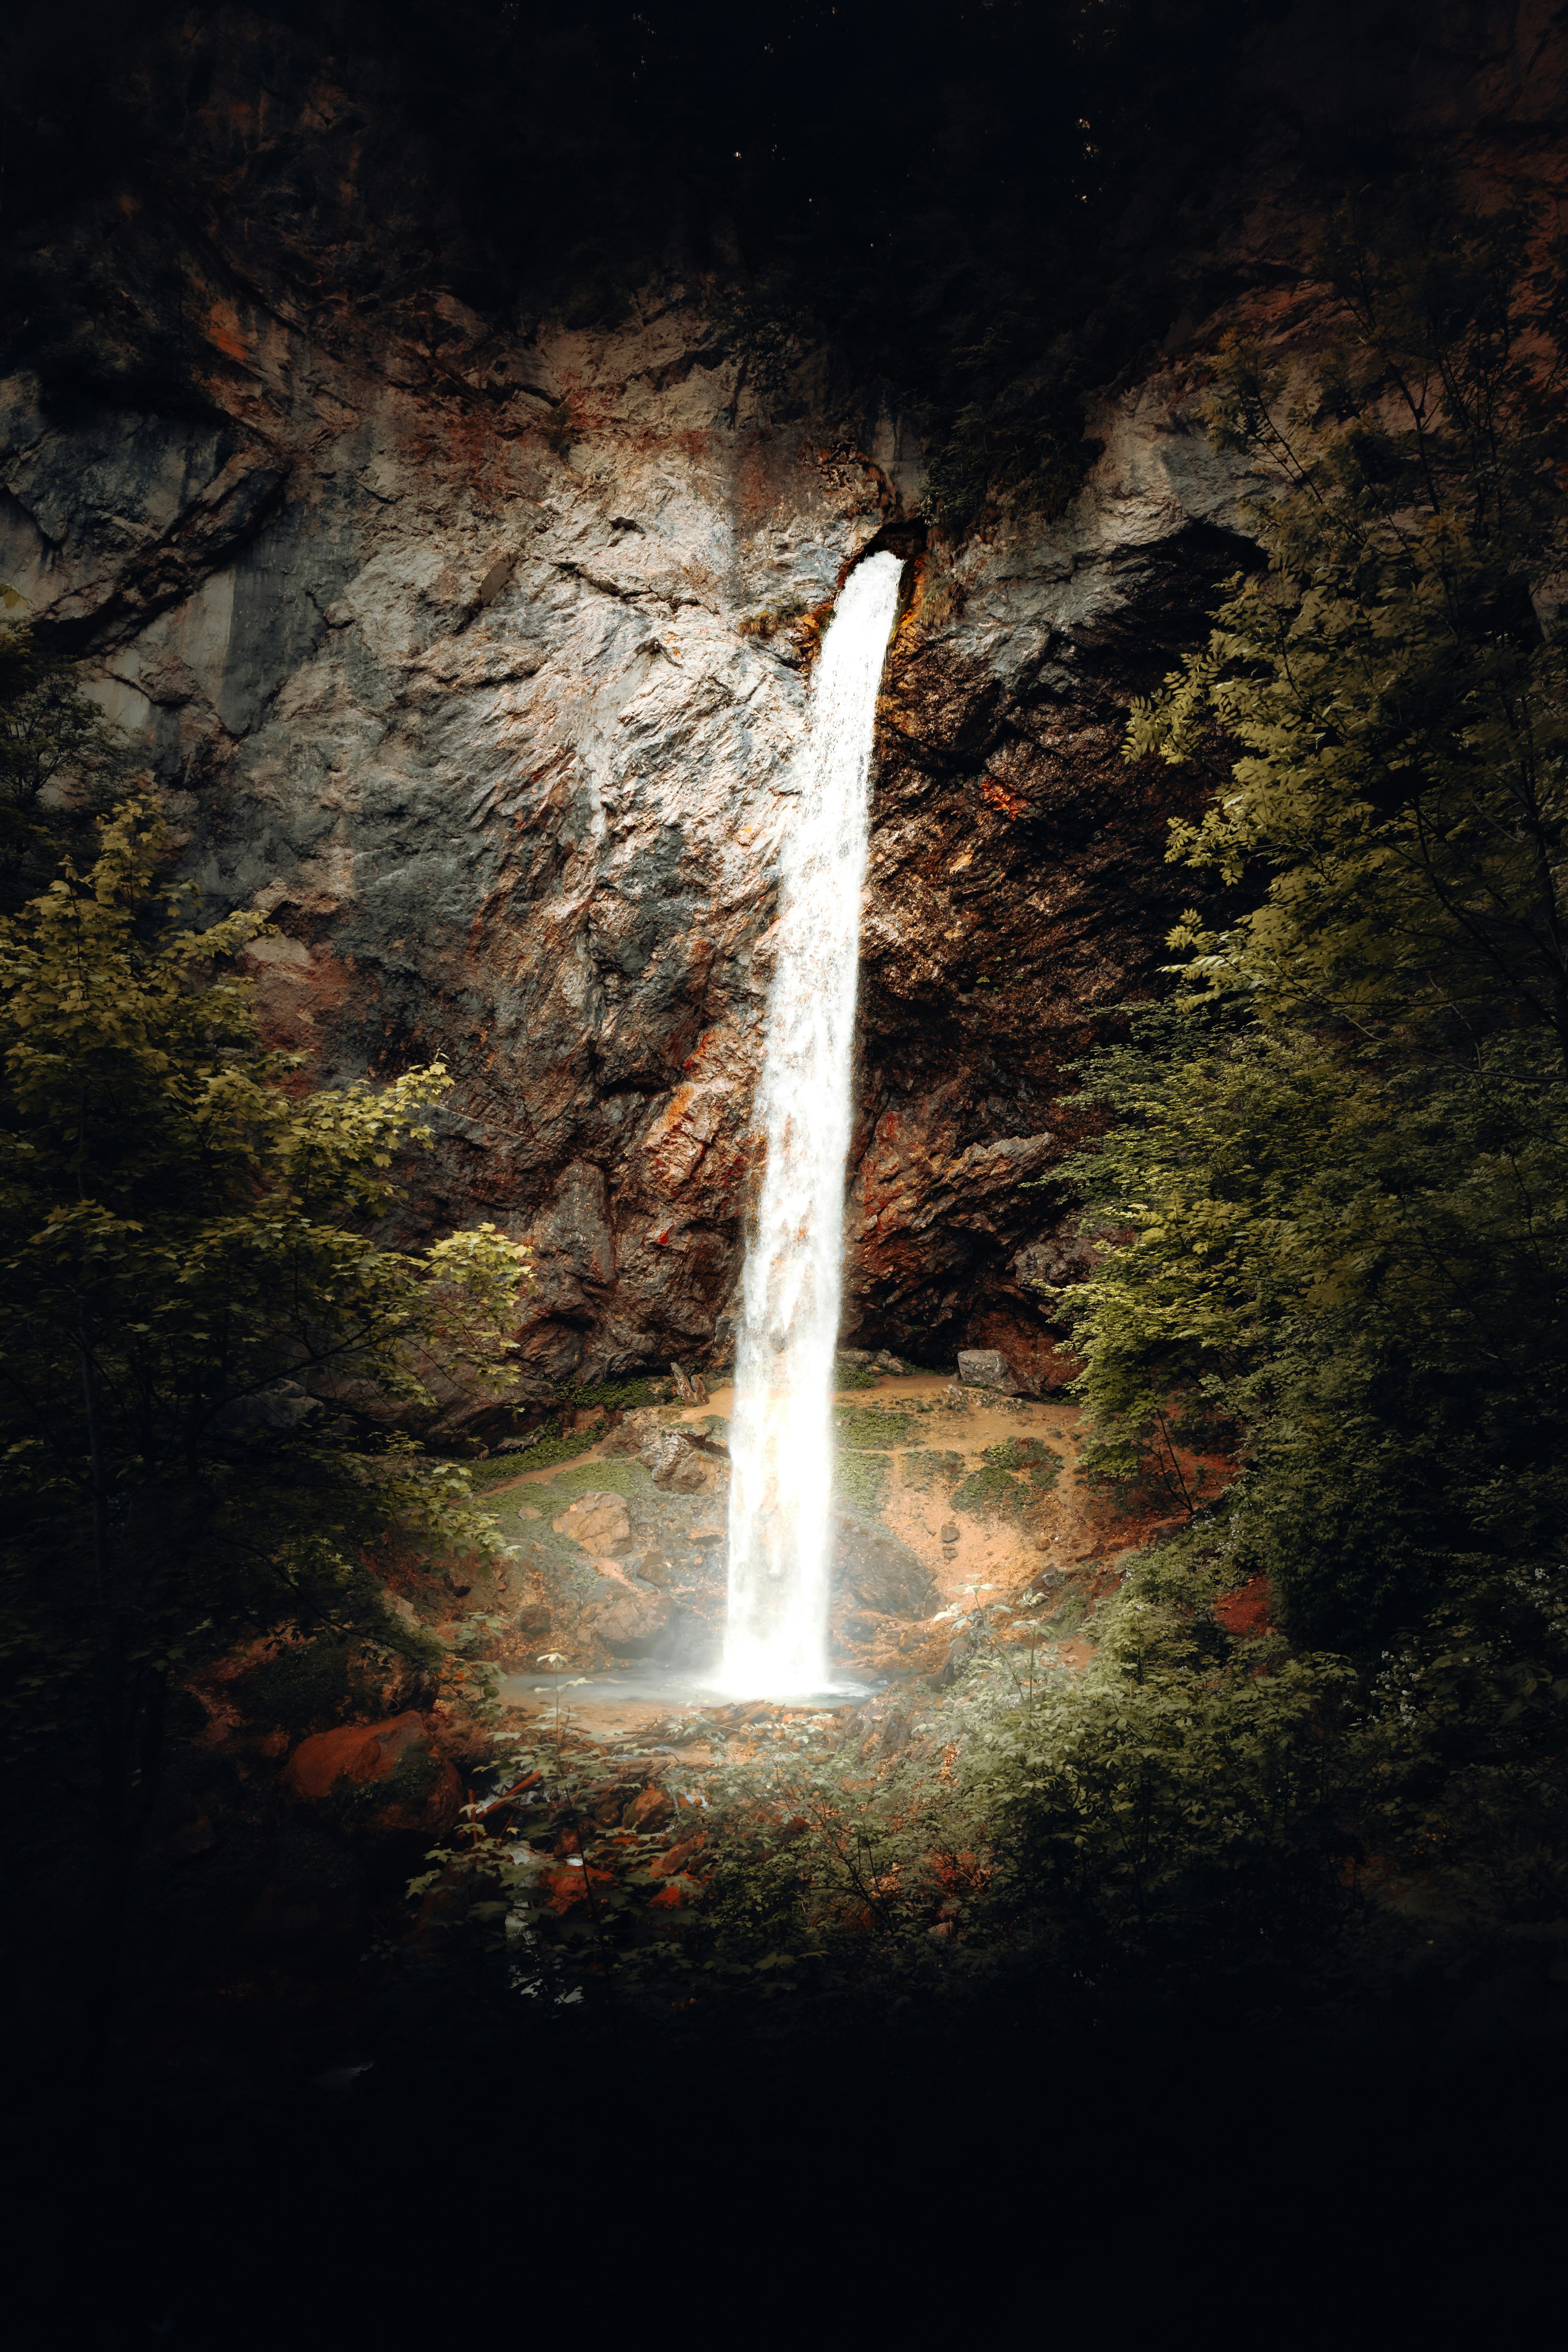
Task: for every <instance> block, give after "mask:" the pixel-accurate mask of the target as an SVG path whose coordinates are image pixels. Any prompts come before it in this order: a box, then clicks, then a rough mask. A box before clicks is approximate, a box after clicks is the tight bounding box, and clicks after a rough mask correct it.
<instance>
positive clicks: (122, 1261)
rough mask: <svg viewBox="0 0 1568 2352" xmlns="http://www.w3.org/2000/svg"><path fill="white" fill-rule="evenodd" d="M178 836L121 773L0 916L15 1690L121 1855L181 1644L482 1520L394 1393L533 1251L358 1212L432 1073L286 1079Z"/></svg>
mask: <svg viewBox="0 0 1568 2352" xmlns="http://www.w3.org/2000/svg"><path fill="white" fill-rule="evenodd" d="M165 855H166V841H165V835H164V833H163V826H162V824H161V823H160V821H159V819H158V816H157V814H156V812H155V811H154V810H153V808H152V807H151V806H150V805H149V804H147V803H138V802H134V801H133V802H130V803H126V804H125V805H124V806H122V807H121V809H120V810H119V811H118V812H117V813H116V814H115V816H114V817H113V819H112V820H111V821H110V823H108V824H106V825H105V827H104V829H103V835H102V846H101V850H100V856H99V857H98V859H97V861H96V863H95V864H94V865H93V866H92V867H91V868H90V870H89V871H88V872H86V873H79V872H78V871H77V870H76V869H75V868H74V866H71V865H70V864H69V863H68V862H67V864H66V865H65V866H64V867H63V870H62V873H61V875H60V876H59V877H58V878H57V879H56V880H55V881H54V882H53V883H51V885H50V886H49V888H48V889H47V891H46V892H45V893H44V894H43V895H42V896H41V897H39V898H36V899H34V900H33V901H32V902H31V903H30V904H29V905H28V906H26V908H24V909H23V910H22V912H21V913H20V914H18V915H16V916H15V917H13V918H12V919H9V920H8V921H6V922H5V924H4V925H3V926H0V1056H3V1067H4V1096H3V1103H0V1269H3V1281H0V1356H3V1370H0V1496H3V1500H4V1506H5V1538H4V1544H5V1549H4V1569H5V1603H6V1607H5V1667H6V1673H7V1684H8V1697H9V1700H10V1714H11V1720H12V1724H13V1727H14V1728H15V1729H16V1731H17V1732H18V1734H19V1736H33V1737H37V1738H47V1737H52V1736H55V1735H58V1734H59V1733H61V1732H62V1731H63V1728H64V1726H65V1725H66V1724H67V1723H68V1722H69V1721H72V1720H75V1721H76V1722H78V1724H79V1725H80V1724H81V1721H82V1713H83V1710H84V1709H85V1710H86V1712H87V1715H88V1716H89V1718H90V1722H91V1727H92V1728H91V1733H90V1737H91V1738H92V1740H93V1743H94V1752H95V1755H96V1758H97V1761H98V1766H99V1769H100V1775H101V1780H102V1811H103V1816H104V1819H105V1822H106V1824H108V1826H109V1832H110V1843H111V1845H112V1846H113V1847H114V1848H115V1851H116V1853H117V1854H118V1855H119V1856H120V1858H121V1862H122V1860H123V1855H124V1853H125V1852H126V1851H127V1850H128V1841H129V1840H130V1839H132V1838H133V1836H134V1833H135V1831H136V1829H137V1827H138V1825H139V1822H140V1820H141V1819H142V1817H143V1815H144V1814H145V1811H146V1810H147V1807H148V1805H149V1804H150V1802H151V1798H152V1792H153V1789H154V1788H155V1784H156V1763H157V1754H158V1738H159V1734H158V1726H159V1722H160V1720H161V1711H162V1708H163V1694H164V1692H165V1689H166V1687H167V1685H168V1682H169V1680H170V1677H171V1676H172V1675H174V1674H175V1673H177V1672H178V1671H180V1670H181V1669H182V1668H183V1667H188V1666H189V1665H190V1664H194V1663H195V1662H196V1661H197V1660H199V1659H200V1658H202V1657H204V1656H207V1655H210V1654H214V1653H216V1652H218V1651H221V1650H222V1649H223V1648H224V1647H225V1646H226V1645H230V1644H232V1643H234V1642H235V1641H236V1640H237V1639H239V1638H241V1637H242V1636H244V1635H245V1634H246V1633H250V1632H259V1631H267V1630H269V1629H274V1628H278V1627H280V1626H284V1625H287V1624H289V1623H295V1624H299V1625H301V1626H303V1627H305V1628H307V1629H308V1630H310V1631H312V1632H316V1631H320V1630H321V1628H322V1627H323V1626H326V1627H332V1626H340V1627H346V1626H349V1625H352V1624H353V1623H355V1622H360V1621H363V1618H364V1616H365V1614H366V1611H367V1606H369V1604H368V1603H367V1599H366V1585H365V1580H364V1578H363V1571H362V1570H360V1569H359V1567H358V1566H357V1563H356V1559H355V1553H356V1551H357V1550H358V1549H359V1547H361V1546H362V1545H363V1544H365V1543H366V1542H368V1541H370V1540H372V1539H374V1538H375V1537H377V1536H378V1535H380V1534H381V1533H382V1532H383V1531H384V1530H386V1529H388V1528H393V1527H413V1528H420V1529H423V1530H424V1531H425V1532H426V1535H427V1536H428V1537H429V1538H431V1539H432V1540H434V1541H437V1542H439V1543H440V1544H442V1545H443V1546H446V1547H457V1548H461V1547H465V1546H466V1547H468V1548H470V1549H473V1550H474V1551H476V1552H479V1553H480V1554H483V1553H486V1552H488V1551H490V1550H493V1549H495V1548H496V1545H497V1538H496V1536H495V1532H494V1529H493V1527H492V1526H491V1524H490V1522H489V1519H488V1517H485V1515H483V1514H482V1513H480V1512H479V1511H478V1510H476V1509H475V1508H474V1507H473V1505H472V1503H471V1502H470V1500H469V1497H468V1480H467V1476H466V1474H465V1473H464V1472H463V1471H462V1470H461V1469H460V1468H459V1467H458V1465H455V1464H451V1463H443V1462H439V1461H436V1460H433V1459H431V1458H429V1457H427V1456H426V1455H425V1454H422V1453H421V1451H420V1449H419V1448H418V1447H417V1446H416V1444H414V1443H413V1442H412V1441H411V1440H410V1439H408V1438H406V1437H405V1436H399V1435H396V1434H389V1433H388V1429H387V1424H388V1421H389V1420H391V1421H393V1422H394V1423H395V1419H396V1417H397V1415H398V1413H399V1412H401V1411H410V1410H411V1411H413V1412H426V1411H428V1412H434V1411H435V1410H436V1401H435V1399H434V1397H433V1396H432V1395H431V1393H430V1391H429V1389H428V1387H427V1385H426V1378H427V1376H428V1375H431V1374H433V1373H436V1372H437V1371H439V1372H440V1373H441V1374H442V1375H443V1376H444V1377H445V1378H452V1377H458V1378H460V1379H461V1380H463V1381H467V1382H468V1384H470V1385H471V1386H472V1387H473V1388H474V1389H475V1390H477V1391H479V1392H481V1393H482V1392H484V1391H492V1392H493V1391H499V1390H501V1389H503V1388H504V1386H505V1385H506V1383H507V1381H508V1379H509V1377H510V1375H509V1371H508V1362H507V1360H508V1357H509V1355H510V1348H511V1343H510V1340H509V1339H507V1338H506V1336H505V1324H506V1321H507V1320H508V1319H509V1318H510V1309H511V1305H512V1301H513V1298H514V1297H515V1294H516V1290H517V1286H518V1284H519V1281H520V1280H521V1278H522V1276H523V1272H524V1261H525V1256H526V1253H524V1252H523V1251H521V1250H520V1249H518V1248H517V1247H515V1246H514V1245H512V1244H510V1243H507V1242H505V1241H503V1240H502V1239H501V1238H500V1235H499V1234H496V1233H495V1232H494V1231H493V1229H492V1228H489V1227H482V1228H480V1229H479V1230H478V1231H476V1232H472V1233H467V1234H456V1235H454V1236H452V1237H451V1238H450V1239H449V1240H447V1241H443V1242H437V1243H436V1244H432V1245H431V1246H430V1247H428V1248H426V1249H425V1250H424V1251H421V1252H409V1253H403V1252H398V1251H395V1250H389V1249H386V1248H384V1247H382V1246H380V1245H378V1244H376V1243H375V1242H374V1240H373V1239H372V1238H371V1228H372V1227H373V1226H374V1224H375V1223H377V1222H379V1221H380V1220H381V1219H382V1218H383V1217H384V1215H385V1214H386V1213H387V1211H388V1210H389V1209H390V1208H391V1206H392V1205H393V1202H394V1201H395V1183H394V1181H393V1178H392V1176H391V1173H390V1170H391V1163H392V1154H393V1151H394V1150H395V1148H396V1146H397V1145H398V1144H399V1143H400V1142H402V1141H403V1140H405V1139H407V1138H409V1137H410V1136H412V1137H413V1138H414V1139H416V1140H417V1139H420V1138H421V1137H422V1136H423V1135H424V1133H425V1132H426V1130H425V1129H423V1127H422V1125H421V1114H422V1112H423V1111H424V1110H425V1109H426V1108H427V1107H428V1106H429V1105H430V1104H431V1103H433V1102H434V1101H436V1100H437V1099H438V1097H439V1096H440V1094H441V1093H442V1092H443V1091H444V1087H445V1084H446V1081H445V1077H444V1075H443V1073H442V1072H441V1071H440V1069H439V1068H438V1067H437V1068H435V1069H431V1070H425V1071H417V1072H415V1073H412V1074H410V1075H409V1076H406V1077H405V1078H403V1079H400V1080H399V1081H398V1082H397V1083H396V1084H395V1086H393V1087H389V1088H387V1089H386V1090H385V1091H384V1093H382V1094H379V1095H378V1094H374V1093H373V1092H372V1091H371V1090H370V1089H369V1088H368V1087H360V1086H356V1087H347V1088H345V1089H343V1090H342V1091H339V1092H331V1093H310V1094H305V1095H299V1094H294V1093H290V1092H289V1091H286V1089H285V1086H284V1084H283V1081H285V1080H286V1079H287V1078H288V1077H289V1075H290V1073H291V1071H292V1069H293V1068H294V1066H295V1065H294V1061H293V1060H292V1059H291V1058H290V1057H289V1056H286V1055H268V1054H266V1053H263V1052H261V1051H260V1050H259V1049H258V1045H257V1042H256V1037H255V1030H254V1023H253V1017H252V1013H251V1007H250V1001H249V992H248V990H247V986H246V985H245V983H243V982H241V981H239V980H237V978H236V977H235V976H234V974H233V971H232V962H233V959H234V957H235V956H236V954H237V952H238V950H240V949H241V948H242V947H243V946H244V945H245V944H246V942H247V940H251V939H253V938H255V937H257V936H258V933H259V932H260V931H261V930H262V929H264V926H263V924H262V923H261V922H260V920H259V919H258V918H257V917H255V916H253V915H247V914H240V915H235V916H231V917H229V918H228V919H226V921H224V922H221V923H218V924H216V925H214V926H212V927H211V928H210V929H207V930H205V931H199V932H198V931H193V930H190V929H184V928H183V927H182V924H181V920H180V915H181V898H180V893H179V892H178V891H176V890H172V889H170V888H168V887H163V886H162V885H161V884H160V881H159V868H160V866H161V865H162V863H163V859H164V856H165ZM370 1613H371V1614H372V1615H374V1619H375V1621H376V1622H375V1627H374V1631H375V1633H376V1636H377V1638H378V1639H380V1640H381V1641H382V1642H383V1643H384V1642H385V1641H386V1639H387V1638H388V1636H387V1621H386V1617H385V1612H384V1611H382V1610H381V1609H380V1607H379V1604H375V1605H374V1607H371V1608H370ZM119 1866H120V1864H118V1863H117V1864H116V1867H117V1868H118V1867H119ZM112 1875H113V1872H112V1871H111V1872H110V1876H111V1877H112Z"/></svg>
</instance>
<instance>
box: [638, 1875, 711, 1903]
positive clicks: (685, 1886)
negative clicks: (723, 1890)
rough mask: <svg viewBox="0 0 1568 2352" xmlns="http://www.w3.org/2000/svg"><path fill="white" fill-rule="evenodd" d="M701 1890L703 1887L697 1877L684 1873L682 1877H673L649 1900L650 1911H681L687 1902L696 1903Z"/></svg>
mask: <svg viewBox="0 0 1568 2352" xmlns="http://www.w3.org/2000/svg"><path fill="white" fill-rule="evenodd" d="M701 1892H702V1889H701V1887H700V1885H698V1883H697V1881H696V1879H695V1878H689V1877H687V1876H686V1875H685V1874H682V1875H681V1876H680V1877H679V1878H672V1879H670V1880H669V1881H668V1883H667V1884H666V1885H663V1886H661V1887H660V1888H659V1890H658V1894H657V1895H654V1896H653V1897H652V1898H651V1900H650V1901H649V1904H648V1906H647V1907H648V1909H649V1910H650V1911H679V1910H680V1909H681V1908H682V1907H683V1906H685V1905H686V1904H688V1903H694V1902H695V1901H696V1900H697V1897H698V1896H699V1895H700V1894H701Z"/></svg>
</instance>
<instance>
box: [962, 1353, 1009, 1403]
mask: <svg viewBox="0 0 1568 2352" xmlns="http://www.w3.org/2000/svg"><path fill="white" fill-rule="evenodd" d="M958 1377H959V1379H960V1380H961V1381H963V1385H964V1387H965V1388H971V1389H999V1390H1000V1391H1001V1392H1002V1394H1003V1395H1004V1396H1017V1395H1019V1394H1020V1393H1021V1391H1020V1385H1019V1382H1018V1381H1017V1380H1016V1378H1015V1377H1014V1373H1013V1367H1012V1366H1011V1364H1009V1362H1008V1361H1007V1359H1006V1357H1005V1355H1003V1353H1002V1352H1001V1350H1000V1349H998V1348H962V1349H960V1350H959V1356H958Z"/></svg>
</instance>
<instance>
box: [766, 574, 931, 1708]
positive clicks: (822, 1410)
mask: <svg viewBox="0 0 1568 2352" xmlns="http://www.w3.org/2000/svg"><path fill="white" fill-rule="evenodd" d="M902 570H903V566H902V564H901V562H900V559H899V558H898V557H897V556H895V555H887V554H882V555H873V556H870V557H868V559H867V561H866V562H864V563H861V564H859V565H858V567H857V568H856V570H855V571H854V572H851V573H850V575H849V578H848V581H847V583H846V585H845V588H844V592H843V594H842V595H841V596H840V598H839V600H838V604H837V609H836V610H835V612H834V615H833V619H832V621H831V622H830V624H829V625H828V629H827V633H826V636H825V638H824V640H823V646H822V656H821V660H820V662H819V663H818V666H817V671H816V690H815V693H814V695H813V698H812V709H811V726H810V732H809V735H808V738H807V741H806V745H805V751H804V754H803V758H802V764H801V772H800V775H799V786H800V797H799V800H798V802H797V803H796V814H795V823H794V824H793V826H792V828H791V830H790V833H789V835H788V838H787V839H786V841H785V843H784V849H783V853H782V856H781V861H780V876H779V881H780V893H779V917H778V925H777V930H776V934H775V940H776V946H775V960H774V965H773V987H772V991H771V992H770V995H769V1000H768V1022H767V1040H766V1046H765V1051H764V1055H763V1070H762V1076H761V1080H760V1082H759V1086H758V1090H757V1103H756V1119H757V1125H758V1127H759V1129H761V1131H762V1135H763V1140H764V1144H765V1150H766V1158H765V1161H764V1164H763V1181H762V1195H761V1199H760V1201H759V1202H758V1208H757V1219H756V1225H755V1228H754V1231H753V1232H752V1236H751V1243H750V1247H749V1249H748V1252H747V1256H746V1267H745V1275H744V1281H743V1290H742V1323H741V1331H740V1339H739V1347H738V1353H737V1359H736V1371H735V1401H734V1405H733V1407H732V1412H731V1424H730V1454H731V1465H732V1473H731V1486H730V1605H729V1619H728V1627H727V1632H726V1635H725V1643H724V1663H723V1669H722V1682H723V1685H724V1687H725V1688H726V1689H727V1690H730V1691H731V1692H734V1693H736V1694H738V1695H741V1696H747V1697H760V1696H784V1695H788V1694H792V1693H806V1692H816V1691H821V1690H823V1689H825V1687H826V1682H827V1673H828V1666H827V1601H828V1565H829V1549H830V1542H831V1535H832V1500H833V1426H832V1422H833V1358H834V1350H835V1348H836V1346H837V1339H838V1311H839V1297H840V1291H841V1287H842V1262H843V1250H844V1178H845V1162H846V1160H847V1155H848V1150H849V1078H850V1063H851V1057H852V1053H853V1047H854V1036H855V994H856V985H857V981H858V971H859V961H860V893H861V888H862V886H863V884H864V881H865V877H866V836H867V829H868V818H869V812H870V790H869V780H870V768H871V743H872V737H873V733H874V731H875V727H876V716H877V689H878V687H879V684H880V681H881V676H882V663H883V659H884V657H885V656H886V653H887V648H888V637H889V633H890V631H891V629H892V625H893V619H894V614H895V612H896V610H897V606H898V598H899V581H900V574H901V572H902Z"/></svg>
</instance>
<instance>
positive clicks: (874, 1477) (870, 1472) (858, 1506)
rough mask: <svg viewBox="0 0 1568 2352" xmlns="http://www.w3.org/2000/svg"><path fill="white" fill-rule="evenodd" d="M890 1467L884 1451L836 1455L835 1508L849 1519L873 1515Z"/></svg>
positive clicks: (886, 1483) (878, 1509)
mask: <svg viewBox="0 0 1568 2352" xmlns="http://www.w3.org/2000/svg"><path fill="white" fill-rule="evenodd" d="M892 1466H893V1465H892V1456H891V1455H890V1454H840V1455H839V1456H838V1460H837V1464H836V1465H835V1467H834V1474H833V1484H834V1492H835V1494H836V1495H837V1500H838V1506H839V1508H840V1509H841V1510H845V1511H847V1512H848V1513H849V1514H850V1516H851V1517H853V1518H857V1519H874V1518H876V1517H877V1516H878V1514H879V1511H880V1510H881V1507H882V1496H883V1495H884V1494H885V1493H886V1491H887V1486H888V1478H889V1474H890V1472H891V1470H892Z"/></svg>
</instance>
